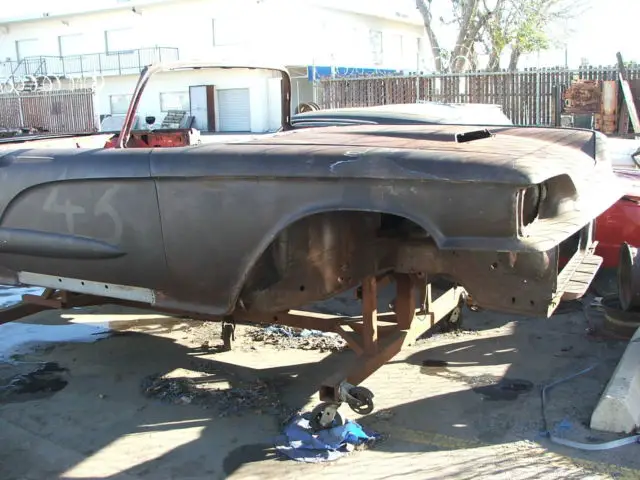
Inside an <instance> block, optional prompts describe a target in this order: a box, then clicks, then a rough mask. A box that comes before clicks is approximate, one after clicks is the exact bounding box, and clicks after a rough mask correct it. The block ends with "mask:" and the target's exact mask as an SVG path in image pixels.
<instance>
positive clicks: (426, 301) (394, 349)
mask: <svg viewBox="0 0 640 480" xmlns="http://www.w3.org/2000/svg"><path fill="white" fill-rule="evenodd" d="M395 282H396V299H395V315H386V316H379V315H378V312H377V280H376V278H375V277H367V278H365V279H364V281H363V282H362V323H361V324H359V325H358V324H356V323H349V326H350V327H351V328H352V329H353V330H354V331H355V332H358V333H359V334H360V336H361V342H358V341H357V340H360V339H358V338H357V337H356V336H351V337H350V340H351V343H354V342H355V343H357V345H358V348H357V350H356V349H354V350H356V353H358V355H357V357H356V358H355V360H354V362H353V364H352V365H351V366H350V367H348V368H347V369H346V370H345V371H341V372H336V373H335V374H334V375H332V376H331V377H329V378H327V379H326V380H325V381H324V382H323V383H322V385H321V387H320V400H321V401H322V402H324V403H321V404H320V405H318V407H316V409H314V411H313V412H312V413H313V414H314V415H315V420H316V421H315V423H314V422H313V421H312V423H313V424H314V427H315V428H329V427H330V426H331V425H333V424H334V423H332V422H334V419H335V418H337V417H335V415H333V414H332V412H337V408H338V407H339V406H340V404H341V403H343V402H347V404H348V405H349V406H350V407H351V409H352V410H354V411H356V412H358V413H361V414H367V413H370V412H371V411H373V407H374V405H373V397H374V395H373V393H372V392H371V391H370V390H368V389H366V388H364V387H360V386H357V385H358V384H359V383H361V382H363V381H364V380H366V379H367V378H368V377H369V376H370V375H371V374H373V373H374V372H375V371H376V370H378V369H379V368H380V367H382V366H383V365H384V364H385V363H387V362H388V361H389V360H391V359H392V358H393V357H394V356H395V355H397V354H398V353H399V352H400V350H402V348H403V347H404V346H406V345H409V344H411V343H413V342H415V340H416V339H417V338H418V337H419V336H421V335H422V334H424V333H425V332H426V331H427V330H429V329H430V328H431V327H433V325H435V323H437V322H438V321H440V320H441V319H443V318H445V317H446V316H447V314H448V313H449V312H450V311H453V310H454V309H455V308H456V307H458V306H459V304H460V301H461V298H462V296H463V294H464V290H463V289H462V288H460V287H456V288H452V289H450V290H449V291H448V292H446V293H445V294H443V295H442V296H441V297H439V298H438V299H436V300H435V301H434V300H433V299H432V298H431V285H430V284H429V283H428V282H427V281H426V279H425V278H422V277H416V276H412V275H408V274H397V275H395ZM416 293H417V294H418V299H419V300H420V303H421V308H419V309H418V313H419V315H416ZM337 331H338V332H340V331H341V329H340V328H338V330H337ZM351 343H350V345H351ZM327 412H328V413H327ZM332 415H333V416H332ZM321 419H325V420H326V422H325V423H324V424H323V423H322V421H320V420H321Z"/></svg>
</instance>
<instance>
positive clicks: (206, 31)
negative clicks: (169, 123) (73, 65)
mask: <svg viewBox="0 0 640 480" xmlns="http://www.w3.org/2000/svg"><path fill="white" fill-rule="evenodd" d="M137 12H138V13H134V12H132V11H131V10H122V11H112V12H105V13H93V14H86V15H71V16H65V17H56V18H49V19H39V20H35V21H29V22H21V23H15V24H14V23H9V24H6V26H5V27H4V29H0V61H3V60H6V59H7V58H11V59H16V57H17V53H16V42H17V41H20V40H38V50H39V51H40V55H50V56H58V55H60V46H59V44H60V36H68V35H79V36H78V37H77V38H78V42H81V43H82V45H81V47H78V48H74V49H73V50H74V53H79V52H80V51H83V52H82V53H85V54H91V53H99V52H105V51H106V48H107V45H106V43H107V42H106V40H105V37H106V33H105V32H107V31H112V30H120V31H121V32H120V34H119V37H120V38H125V39H126V43H127V44H128V47H125V46H124V45H123V44H122V42H121V41H119V42H117V43H118V44H119V45H118V46H119V47H120V48H121V49H124V48H130V49H137V48H146V47H153V46H165V47H177V48H178V49H179V50H180V56H181V58H185V59H186V58H198V57H209V58H211V57H214V58H220V59H225V58H229V57H231V58H233V57H234V56H237V55H238V54H239V53H241V54H242V55H244V56H246V57H254V58H256V59H258V60H261V61H268V62H275V63H279V64H282V65H313V64H316V65H340V66H354V67H380V68H407V69H415V68H416V66H417V65H416V64H417V51H416V48H415V46H416V45H417V42H418V38H420V37H422V36H423V28H422V26H421V25H419V24H411V23H405V22H401V21H393V20H388V19H383V18H378V17H374V16H369V15H362V14H358V13H353V12H345V11H338V10H331V9H326V8H320V7H318V6H314V5H313V4H304V3H302V2H295V0H271V1H267V2H263V3H256V2H255V1H254V0H214V1H207V0H182V1H180V2H168V3H166V4H160V5H153V6H147V7H141V8H138V9H137ZM214 20H215V25H216V27H215V29H216V33H217V42H215V43H217V44H215V43H214ZM372 30H373V31H379V32H381V33H382V37H383V55H382V62H381V63H377V62H375V61H374V60H375V59H374V56H375V55H374V53H373V51H372V46H371V42H370V33H371V31H372ZM127 31H128V32H127ZM395 36H399V37H401V38H402V44H403V45H404V46H405V47H404V49H405V50H404V51H405V53H404V54H399V53H398V51H396V49H394V48H393V47H392V46H391V45H392V43H393V41H392V38H395ZM114 43H115V42H114ZM112 49H113V48H112ZM30 51H31V52H32V51H33V49H30Z"/></svg>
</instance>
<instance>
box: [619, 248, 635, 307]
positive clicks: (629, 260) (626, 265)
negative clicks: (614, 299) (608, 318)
mask: <svg viewBox="0 0 640 480" xmlns="http://www.w3.org/2000/svg"><path fill="white" fill-rule="evenodd" d="M618 297H619V298H620V306H621V307H622V309H623V310H626V311H629V310H635V309H638V308H640V257H639V255H638V249H637V248H635V247H632V246H631V245H629V244H628V243H626V242H625V243H623V244H622V245H621V246H620V262H619V264H618Z"/></svg>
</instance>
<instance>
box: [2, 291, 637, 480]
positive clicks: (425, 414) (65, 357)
mask: <svg viewBox="0 0 640 480" xmlns="http://www.w3.org/2000/svg"><path fill="white" fill-rule="evenodd" d="M345 305H348V304H347V303H346V302H345ZM350 308H351V307H350ZM339 313H348V312H339ZM466 315H467V316H468V318H469V319H470V322H469V324H470V325H472V327H471V328H473V329H476V330H482V329H488V328H496V327H497V326H500V327H503V326H505V325H507V324H509V323H512V328H510V330H509V331H507V332H505V333H504V334H503V335H499V336H491V337H473V336H471V337H468V336H462V337H460V338H454V337H451V340H452V342H453V343H451V344H446V345H444V344H441V343H440V344H437V345H431V344H430V342H431V340H427V341H424V342H423V343H421V344H420V345H419V348H414V349H413V350H412V351H411V352H410V354H409V355H408V356H407V355H404V356H403V355H402V354H401V355H400V356H399V358H398V359H395V360H393V361H391V362H390V364H389V367H387V368H388V369H390V371H392V372H393V374H394V375H397V376H394V377H393V378H391V379H390V380H389V381H388V382H387V381H386V380H385V379H383V380H381V381H378V382H377V383H378V386H379V387H380V385H384V387H383V388H382V389H380V390H376V389H375V387H374V391H375V392H376V396H377V398H379V399H380V400H379V403H380V408H383V409H384V412H385V417H384V418H382V417H381V416H380V412H379V411H375V412H374V413H372V414H370V415H368V416H366V417H363V418H361V419H360V420H359V421H361V423H363V424H364V425H368V426H371V427H373V428H375V429H376V430H378V431H380V432H382V433H388V434H389V435H390V437H391V438H390V439H389V440H387V441H385V442H381V443H380V444H378V445H376V446H375V451H378V452H386V453H389V454H390V457H389V459H390V461H394V462H395V461H396V460H397V461H398V462H402V460H401V459H402V458H403V456H404V455H408V454H412V453H415V452H429V451H433V450H440V451H442V450H444V451H455V450H463V449H464V450H466V449H471V448H476V449H478V451H477V452H476V453H475V454H474V455H473V458H472V459H471V458H469V460H468V461H467V460H466V459H462V458H461V459H459V460H456V461H455V462H454V463H455V472H456V475H459V476H461V477H469V476H470V475H471V476H482V475H486V476H491V475H497V474H503V475H509V472H516V471H517V470H519V469H527V468H530V467H532V466H533V465H534V464H535V465H536V468H537V470H536V472H537V474H538V475H539V476H544V475H545V474H549V475H551V474H553V473H552V472H554V471H556V469H557V466H554V465H553V464H552V463H549V464H548V466H545V465H540V456H536V457H532V458H529V459H528V458H526V457H522V456H518V457H515V456H513V455H510V454H506V453H505V455H504V456H502V457H500V458H497V457H496V456H495V453H491V452H486V453H483V451H482V448H485V446H486V445H502V444H509V443H513V442H515V441H518V440H523V439H525V440H534V441H540V442H542V443H543V445H544V447H545V449H548V451H553V452H559V453H561V454H568V453H570V454H571V455H574V456H576V455H577V456H581V457H585V455H583V454H581V453H578V452H575V451H571V452H568V451H567V450H566V449H563V448H561V447H557V446H555V445H553V444H549V443H548V442H546V441H545V440H544V439H541V438H539V437H537V432H538V430H539V428H540V426H541V423H540V416H539V411H540V408H539V406H540V403H539V391H540V388H541V387H542V386H543V385H544V384H547V383H549V382H551V381H553V380H555V379H558V378H561V377H563V376H566V375H569V374H571V373H574V372H576V371H578V370H580V369H582V368H584V367H585V366H588V365H591V364H593V363H598V364H599V367H598V368H597V369H596V370H595V371H594V372H593V374H590V375H587V376H585V377H582V378H580V379H576V380H574V381H572V383H571V384H567V385H566V386H563V387H558V391H557V392H554V395H553V396H552V400H551V404H550V408H549V410H548V414H549V417H550V420H552V422H559V421H560V420H563V419H565V418H568V419H570V421H571V422H572V423H573V430H572V431H571V432H570V434H574V435H578V436H582V437H584V435H585V432H587V428H586V426H585V425H586V424H588V416H589V415H590V412H591V410H592V408H593V406H594V405H595V403H596V402H597V398H598V396H599V394H600V392H601V390H602V388H603V386H604V384H605V383H606V380H607V379H608V378H609V376H610V374H611V372H612V371H613V369H614V368H615V365H616V362H617V361H618V359H619V357H620V354H621V352H622V350H623V349H624V345H622V344H621V343H620V342H612V341H606V340H594V339H589V338H588V337H586V336H585V330H586V328H585V327H586V324H585V320H584V318H583V317H582V315H581V314H569V315H563V316H560V317H558V318H557V319H554V318H552V319H549V320H546V319H519V320H518V321H516V322H514V321H513V320H514V319H513V317H509V316H505V315H496V314H491V313H489V312H482V313H478V314H472V313H469V312H467V313H466ZM556 320H557V321H556ZM152 323H153V321H151V320H150V323H149V325H148V326H149V330H148V332H149V333H155V332H157V330H155V328H154V327H153V326H152ZM469 324H468V325H469ZM159 328H162V327H159ZM185 334H186V333H185ZM435 340H437V339H436V338H434V341H435ZM202 353H203V351H202V348H200V347H194V348H187V347H185V346H184V345H181V344H179V343H176V342H175V341H173V340H171V339H168V338H166V337H162V336H154V335H149V334H146V333H127V332H124V333H123V334H121V335H117V336H115V337H112V338H110V339H107V340H102V341H99V342H97V343H96V344H91V345H67V346H60V347H57V348H56V349H55V350H54V351H52V352H50V353H49V354H48V355H49V356H50V357H53V358H54V359H55V360H56V361H58V362H59V363H60V364H61V365H63V366H64V367H66V368H69V370H70V371H71V372H72V375H73V376H74V377H75V378H74V379H72V380H71V382H70V384H69V387H68V388H66V389H64V390H62V391H61V392H59V393H57V394H56V395H55V396H53V397H51V398H49V399H46V400H34V401H31V402H29V403H30V404H31V405H30V408H24V405H26V404H23V405H16V404H11V405H2V406H1V408H2V419H3V420H5V421H7V422H9V423H12V424H19V425H20V426H21V427H22V428H24V429H26V430H28V431H31V432H37V433H38V435H39V436H41V437H43V438H46V439H48V440H51V441H52V442H54V443H55V444H57V445H65V447H66V448H68V449H71V450H73V451H76V452H80V454H81V455H80V457H74V456H71V455H62V454H60V455H58V456H57V457H56V464H55V465H54V466H53V467H51V470H48V473H49V474H52V475H53V476H49V477H48V478H55V477H56V476H57V477H59V478H62V476H63V474H64V472H68V471H70V470H72V469H73V470H74V475H73V478H76V479H84V478H86V479H89V478H95V476H94V475H96V472H93V471H91V472H89V471H87V469H86V468H83V463H84V462H85V460H86V459H88V458H91V459H93V460H94V462H93V464H95V463H96V460H97V461H99V462H100V465H102V464H103V463H104V465H105V467H104V468H105V469H106V470H105V471H104V472H101V476H100V478H108V479H126V478H138V477H145V476H146V477H148V478H187V477H188V478H196V477H198V478H200V477H208V478H227V477H228V476H229V475H232V474H234V473H237V472H239V471H241V470H242V471H250V472H251V474H252V475H255V476H256V477H255V478H262V477H264V478H273V474H274V462H273V461H274V460H276V459H279V458H278V457H277V456H276V454H275V452H274V450H273V448H272V447H271V445H272V443H271V442H272V438H273V437H274V436H275V435H276V434H278V433H279V431H280V430H281V427H282V424H281V420H283V418H282V417H279V416H277V415H264V414H262V413H261V412H254V411H247V412H245V413H244V415H242V416H240V417H235V416H234V417H225V416H220V415H219V413H218V412H217V411H215V410H213V409H203V408H201V407H199V406H195V405H173V404H159V402H158V401H157V400H150V399H148V398H145V397H144V396H143V395H142V394H141V392H140V386H139V385H140V380H141V376H142V375H151V374H154V373H156V374H164V373H168V372H171V371H173V370H175V369H177V368H184V369H190V370H196V371H199V372H202V373H205V374H207V379H208V381H217V382H220V384H228V385H229V386H231V387H234V386H242V385H244V382H246V381H250V380H253V379H256V378H260V379H262V380H269V381H272V382H274V383H276V384H278V385H279V386H280V388H281V389H282V390H281V394H282V398H283V399H284V402H285V403H286V404H287V405H288V406H291V407H293V408H297V407H301V406H302V405H304V404H306V403H307V402H308V401H309V399H310V398H312V397H313V396H314V395H315V394H316V392H317V388H318V385H319V384H320V382H321V381H322V380H324V379H325V378H326V377H327V376H328V375H329V374H331V373H332V372H334V371H335V370H336V369H338V368H339V367H340V366H341V365H342V364H344V363H345V362H346V361H348V360H349V359H350V358H351V357H352V354H351V353H350V352H343V353H336V354H331V355H328V356H326V357H324V358H323V359H322V360H320V362H318V363H298V364H295V363H294V364H292V365H289V366H284V367H283V366H278V367H273V366H269V364H268V363H269V362H268V361H267V358H266V357H265V355H266V353H267V352H258V351H256V352H254V354H252V355H253V356H251V355H250V358H249V361H250V363H249V364H243V365H239V364H234V363H232V362H233V361H234V357H233V352H228V353H225V354H221V355H220V356H219V358H218V355H216V356H215V357H210V356H209V357H207V358H202V356H201V355H202ZM268 354H269V355H278V353H277V352H276V351H274V350H270V351H269V352H268ZM261 355H262V357H261ZM79 362H82V363H81V364H80V363H79ZM425 364H426V366H425ZM502 367H504V368H502ZM395 368H402V369H404V370H394V369H395ZM500 368H502V370H500ZM407 369H409V370H407ZM416 370H419V371H420V372H421V373H422V375H419V376H416V375H415V371H416ZM402 372H406V373H405V374H403V373H402ZM411 372H414V373H411ZM491 372H493V373H491ZM496 372H498V373H496ZM416 377H417V380H416ZM505 379H506V380H507V381H514V382H519V383H513V384H512V386H513V385H520V387H517V388H518V389H520V390H521V391H518V392H516V394H514V392H513V391H512V392H508V391H507V393H506V394H505V389H504V388H502V387H499V386H498V387H496V384H498V385H499V382H500V381H504V380H505ZM437 382H440V384H444V383H443V382H446V383H447V385H449V384H451V385H453V388H450V389H449V390H450V391H447V392H446V393H442V394H437V395H434V394H433V393H432V391H431V388H430V386H431V385H434V384H436V383H437ZM522 385H528V387H527V388H524V387H522ZM492 386H493V387H494V388H493V390H492ZM503 386H504V384H503ZM587 387H588V388H587ZM513 388H516V387H513ZM387 389H388V390H387ZM403 389H405V390H404V391H406V399H405V400H403V401H401V402H397V401H392V400H393V398H396V399H397V398H398V395H400V396H402V392H403ZM507 390H508V388H507ZM576 391H580V392H590V393H589V394H585V395H578V396H576V395H575V394H574V392H576ZM391 392H393V395H391ZM496 392H497V393H496ZM394 396H395V397H394ZM392 397H393V398H392ZM385 404H389V405H390V406H389V407H388V408H385ZM20 407H23V408H20ZM343 408H345V409H346V406H345V407H343ZM523 412H529V414H528V415H529V417H528V418H527V414H523ZM49 413H50V414H51V416H50V417H47V415H48V414H49ZM88 431H93V432H95V435H86V432H88ZM185 432H192V433H188V434H185ZM394 432H395V433H397V432H400V433H401V434H400V435H395V436H394ZM402 432H404V433H402ZM411 432H434V433H436V434H437V435H439V436H440V437H439V439H436V440H437V441H436V440H434V438H433V436H431V437H430V436H429V435H428V434H423V435H418V438H410V437H411V435H412V433H411ZM151 433H155V434H158V433H162V435H161V436H160V437H159V438H160V439H165V443H167V441H168V444H170V445H171V448H170V449H168V450H167V448H166V444H163V443H162V442H161V441H160V440H151V437H150V436H149V434H151ZM140 438H143V439H146V440H145V444H144V448H146V449H151V450H153V451H154V453H155V458H153V459H151V460H148V461H143V462H139V461H137V460H136V449H141V448H143V446H141V444H140V443H139V442H140V440H139V439H140ZM171 439H174V441H172V440H171ZM443 439H449V440H443ZM579 439H580V440H584V438H579ZM603 439H604V438H603ZM607 439H608V438H607ZM591 440H597V439H593V438H591ZM147 441H148V442H149V443H146V442H147ZM122 442H125V443H127V442H129V443H130V444H131V453H130V457H129V458H124V459H122V458H120V459H115V462H114V459H113V458H110V457H109V455H110V451H111V448H112V447H113V445H114V444H119V443H122ZM154 442H160V443H154ZM14 448H17V447H11V446H9V447H8V448H3V449H2V450H0V465H8V463H7V462H12V467H11V468H12V470H11V472H10V474H7V475H2V477H3V478H5V479H7V480H9V479H11V478H22V477H26V478H31V477H30V476H29V475H31V474H32V472H33V470H32V469H33V468H34V465H39V464H42V458H41V457H39V456H38V452H33V451H31V450H29V449H27V450H20V452H21V455H22V457H21V460H22V461H21V462H20V464H19V465H16V464H15V458H14V457H13V455H14V454H15V453H16V452H14ZM121 451H122V450H120V452H121ZM358 455H359V454H356V455H355V456H358ZM350 458H351V457H350ZM102 459H104V462H102ZM589 459H591V460H598V461H608V462H612V461H615V460H620V461H621V463H624V462H626V461H627V460H628V459H626V457H625V459H618V458H616V457H615V456H611V454H608V453H604V452H600V453H596V454H590V456H589ZM350 461H351V463H350V466H349V473H350V474H351V475H352V476H355V475H365V474H366V475H367V476H368V477H369V478H372V477H375V478H391V477H392V476H393V475H390V476H389V477H387V476H385V474H383V473H382V472H380V473H379V474H378V475H376V474H374V473H373V472H376V468H377V467H376V466H375V465H372V464H371V463H370V462H371V460H370V458H369V457H367V456H365V455H362V456H361V457H359V458H356V459H355V460H350ZM634 462H635V465H634ZM627 463H629V462H627ZM109 465H112V467H109ZM630 466H634V467H639V466H640V461H638V460H635V459H634V460H633V461H632V462H631V465H630ZM312 467H313V466H310V465H301V464H296V463H293V462H291V461H287V463H286V467H284V466H283V470H282V472H283V475H284V472H285V470H286V472H288V474H290V473H291V471H292V470H296V471H298V472H299V473H300V474H304V472H308V471H309V469H310V468H312ZM43 468H44V467H43ZM109 468H113V471H111V470H109ZM413 468H414V467H411V464H410V463H406V462H402V463H398V472H397V474H404V475H407V474H414V475H421V474H424V475H426V474H427V473H428V472H427V471H425V469H424V468H420V469H419V470H415V471H414V470H413ZM433 468H434V469H437V468H444V467H441V466H437V465H434V466H433ZM2 469H3V467H0V471H1V470H2ZM367 469H369V471H367ZM54 471H55V474H54V473H53V472H54ZM278 471H279V470H278ZM434 472H437V470H434ZM434 472H432V473H434ZM64 478H67V477H64ZM283 478H284V476H283ZM425 478H426V477H425ZM538 478H540V477H538ZM564 478H584V474H583V473H580V475H578V474H576V475H575V476H572V475H565V476H564Z"/></svg>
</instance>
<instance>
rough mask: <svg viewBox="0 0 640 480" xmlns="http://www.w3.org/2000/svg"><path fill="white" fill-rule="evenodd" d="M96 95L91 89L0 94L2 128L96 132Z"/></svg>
mask: <svg viewBox="0 0 640 480" xmlns="http://www.w3.org/2000/svg"><path fill="white" fill-rule="evenodd" d="M93 96H94V93H93V90H92V89H90V88H85V89H76V90H53V91H34V92H19V93H3V94H0V128H10V129H11V128H40V129H44V130H46V131H49V132H52V133H84V132H94V131H96V130H97V129H96V120H95V117H94V108H93Z"/></svg>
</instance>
